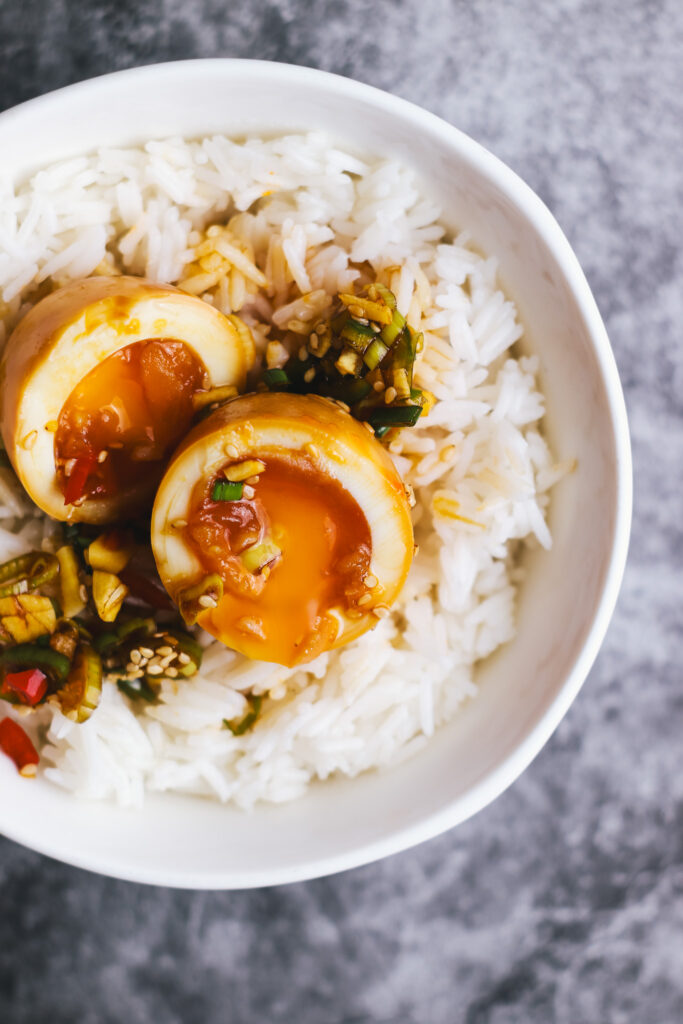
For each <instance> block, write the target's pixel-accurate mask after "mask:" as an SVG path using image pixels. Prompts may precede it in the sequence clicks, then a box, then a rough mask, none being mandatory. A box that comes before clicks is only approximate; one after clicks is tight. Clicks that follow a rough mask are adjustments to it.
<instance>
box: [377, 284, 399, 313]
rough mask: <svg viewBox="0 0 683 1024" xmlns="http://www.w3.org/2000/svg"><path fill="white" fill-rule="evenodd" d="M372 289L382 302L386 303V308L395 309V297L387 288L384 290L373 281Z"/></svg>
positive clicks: (381, 285)
mask: <svg viewBox="0 0 683 1024" xmlns="http://www.w3.org/2000/svg"><path fill="white" fill-rule="evenodd" d="M372 287H373V288H374V289H375V291H376V292H377V294H378V295H379V296H380V298H382V299H384V301H385V302H386V304H387V306H389V308H390V309H396V296H395V295H394V293H393V292H392V291H390V289H389V288H386V287H385V286H384V285H383V284H380V283H379V281H375V283H374V285H372Z"/></svg>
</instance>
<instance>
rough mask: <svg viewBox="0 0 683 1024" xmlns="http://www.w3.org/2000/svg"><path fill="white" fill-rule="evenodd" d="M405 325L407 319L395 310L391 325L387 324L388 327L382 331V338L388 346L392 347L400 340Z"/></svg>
mask: <svg viewBox="0 0 683 1024" xmlns="http://www.w3.org/2000/svg"><path fill="white" fill-rule="evenodd" d="M405 325H406V320H405V317H404V316H402V315H401V314H400V313H399V311H398V310H397V309H395V310H394V311H393V315H392V318H391V323H390V324H387V325H386V327H383V328H382V330H381V331H380V338H381V339H382V341H383V342H384V343H385V344H386V345H389V347H391V346H392V345H393V344H394V342H395V341H396V339H397V338H398V336H399V334H400V333H401V331H402V330H403V328H404V327H405Z"/></svg>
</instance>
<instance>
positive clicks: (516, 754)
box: [0, 58, 633, 889]
mask: <svg viewBox="0 0 683 1024" xmlns="http://www.w3.org/2000/svg"><path fill="white" fill-rule="evenodd" d="M244 66H248V67H249V72H250V74H256V75H259V76H262V77H263V78H264V79H266V78H273V77H276V78H278V79H279V81H280V83H281V84H282V85H284V86H286V85H289V84H293V85H302V84H303V85H309V86H314V87H315V86H320V85H321V84H322V85H324V86H325V88H326V90H329V91H333V92H336V93H337V94H338V95H340V96H342V97H343V98H345V99H347V100H348V101H349V102H354V101H366V102H368V103H369V104H371V105H372V106H374V107H375V108H378V109H380V110H381V111H382V112H384V113H385V114H387V115H388V116H390V117H396V118H399V119H400V120H402V121H404V122H406V121H408V122H410V123H411V124H412V125H413V126H415V127H416V128H418V129H419V130H420V131H421V132H422V133H426V134H427V135H430V136H432V137H433V138H437V139H438V140H439V141H440V142H441V143H444V142H445V143H446V144H447V145H449V146H450V147H451V148H454V149H456V150H457V151H458V152H459V153H460V154H461V155H462V157H463V158H464V159H466V160H467V161H468V162H469V163H470V164H471V165H472V166H473V167H474V168H475V169H476V171H477V172H478V173H479V174H481V175H482V176H483V177H484V178H486V179H488V180H489V181H490V182H491V183H492V184H493V185H495V186H497V187H498V188H499V189H500V190H501V192H503V193H504V194H506V195H507V196H508V197H509V198H510V199H511V200H512V201H513V203H514V204H515V205H516V206H517V207H518V209H519V210H520V212H521V214H522V215H523V216H524V218H525V219H526V220H527V221H528V222H529V223H530V224H531V225H532V227H533V228H534V230H535V231H536V232H537V234H538V235H539V237H540V238H541V239H542V240H543V242H544V243H545V244H546V245H547V247H548V249H549V250H550V251H551V252H552V253H553V256H554V258H555V260H556V261H557V264H558V267H559V269H560V271H561V273H562V275H563V277H564V279H565V281H566V283H567V285H568V287H569V289H570V291H571V293H572V295H573V297H574V299H575V301H576V305H577V309H578V311H579V314H580V317H581V318H582V320H583V322H584V325H585V328H586V332H587V334H588V336H589V337H590V340H591V344H592V348H593V351H594V354H595V357H596V361H597V364H598V367H599V370H600V373H601V376H602V381H603V385H604V389H605V395H606V397H607V404H608V412H609V418H610V422H611V427H612V434H613V437H612V440H613V443H614V450H615V455H616V467H615V471H616V485H617V486H616V507H615V510H614V512H615V518H614V528H613V534H612V546H611V551H610V553H609V562H608V566H607V569H606V572H605V575H604V580H603V584H602V591H601V594H600V598H599V601H598V603H597V606H596V609H595V613H594V616H593V621H592V623H591V625H590V627H589V628H588V630H587V632H586V636H585V639H584V642H583V645H582V647H581V649H580V650H579V651H578V652H577V654H576V657H575V659H574V662H573V664H572V666H571V668H570V670H569V671H568V673H567V675H566V677H565V680H564V682H563V683H562V684H561V686H560V688H559V689H558V691H557V693H556V695H555V697H554V698H553V699H552V700H551V701H550V703H549V704H548V706H547V707H546V709H545V711H543V712H542V713H541V714H540V716H539V717H538V719H537V720H536V721H535V722H534V723H533V724H532V725H531V726H530V728H529V730H528V732H527V733H526V735H525V737H524V739H523V740H522V741H521V742H520V743H519V745H518V747H517V748H516V749H515V750H514V751H513V753H511V754H510V755H509V756H507V757H506V758H505V759H504V760H503V761H502V762H500V763H499V764H498V765H497V766H496V767H495V768H493V769H492V770H491V771H490V772H489V773H488V774H487V775H486V776H485V777H484V778H482V779H480V780H479V781H478V782H477V783H476V784H475V785H474V786H472V788H471V789H469V790H468V791H467V792H466V793H464V794H462V795H461V796H460V797H458V798H457V799H456V800H454V801H452V802H451V803H449V804H448V805H446V806H445V807H443V808H442V809H441V810H439V811H437V812H435V813H432V814H429V815H427V816H426V817H425V818H424V819H422V820H421V821H420V822H418V823H416V824H413V825H410V826H406V827H399V828H396V829H394V830H393V831H390V832H389V833H387V834H386V835H384V836H383V837H382V838H381V839H379V840H374V841H372V842H369V843H366V844H364V845H361V846H359V847H357V848H354V849H353V850H352V851H347V852H344V853H341V854H335V855H329V856H326V857H322V858H319V859H317V860H315V861H307V862H303V861H302V863H301V864H297V865H295V866H290V867H287V868H285V869H282V870H280V871H279V873H278V874H277V875H276V874H275V873H274V872H272V871H269V872H266V873H263V872H251V873H250V872H249V871H247V872H243V873H240V876H239V878H235V877H234V872H232V871H231V870H225V871H223V870H221V871H215V872H204V873H201V874H200V875H198V874H197V873H196V872H194V873H193V870H192V869H191V868H190V869H189V870H187V871H185V870H182V871H178V870H175V869H168V868H164V869H159V868H157V869H155V870H153V871H152V870H149V869H147V868H146V867H144V866H138V867H136V868H134V869H130V867H129V866H127V865H126V866H124V865H122V864H121V863H120V862H117V861H116V858H107V857H106V856H104V857H97V856H95V855H93V856H90V855H87V854H86V855H81V854H80V852H78V851H74V852H73V854H67V853H65V851H64V850H63V849H62V848H61V846H60V844H59V843H52V842H50V840H49V839H46V840H45V841H43V842H39V841H38V842H37V841H36V839H35V837H34V836H33V835H28V834H27V830H26V829H25V828H23V827H22V823H21V821H19V822H17V823H16V827H14V825H13V826H12V827H10V828H7V827H6V826H5V825H3V834H4V835H5V836H6V837H7V838H9V839H12V840H14V841H15V842H18V843H21V844H23V845H25V846H28V847H29V848H31V849H33V850H35V851H37V852H39V853H42V854H44V855H46V856H51V857H54V858H56V859H58V860H61V861H62V862H64V863H68V864H70V865H72V866H74V867H79V868H85V869H87V870H91V871H95V872H98V873H101V874H106V875H108V876H110V877H114V878H121V879H124V880H127V881H134V882H141V883H147V884H153V885H166V886H173V887H179V888H189V889H238V888H251V887H258V886H265V885H275V884H283V883H289V882H296V881H304V880H307V879H313V878H319V877H322V876H327V875H331V874H335V873H337V872H339V871H343V870H348V869H350V868H354V867H360V866H361V865H364V864H369V863H371V862H373V861H376V860H379V859H381V858H383V857H386V856H389V855H392V854H394V853H399V852H402V851H403V850H407V849H409V848H410V847H413V846H416V845H418V844H420V843H422V842H425V841H426V840H428V839H432V838H434V837H435V836H437V835H440V834H441V833H443V832H445V831H447V830H449V829H451V828H453V827H454V826H456V825H458V824H460V823H461V822H463V821H465V820H466V819H467V818H469V817H471V816H472V815H474V814H476V813H477V812H478V811H480V810H482V809H483V808H484V807H486V806H487V805H488V804H489V803H491V802H492V801H493V800H494V799H495V798H496V797H498V796H499V795H500V794H501V793H502V792H503V791H504V790H505V789H507V788H508V786H510V785H511V784H512V783H513V782H514V781H515V780H516V779H517V778H518V777H519V775H521V774H522V772H523V771H524V770H525V769H526V768H527V767H528V765H529V764H530V763H531V761H532V760H533V759H534V758H535V757H536V755H537V754H538V753H539V752H540V751H541V749H542V748H543V746H544V745H545V744H546V742H547V741H548V740H549V738H550V736H551V735H552V733H553V732H554V731H555V729H556V728H557V726H558V725H559V723H560V721H561V720H562V718H563V717H564V716H565V714H566V713H567V711H568V710H569V707H570V706H571V704H572V703H573V701H574V700H575V698H576V696H577V695H578V693H579V690H580V689H581V687H582V685H583V683H584V681H585V679H586V677H587V675H588V673H589V671H590V669H591V666H592V665H593V662H594V661H595V659H596V657H597V654H598V651H599V649H600V646H601V644H602V641H603V639H604V636H605V633H606V631H607V627H608V625H609V622H610V619H611V617H612V614H613V611H614V608H615V605H616V601H617V597H618V593H619V589H620V586H621V581H622V578H623V574H624V569H625V565H626V559H627V554H628V545H629V536H630V528H631V517H632V503H633V479H632V459H631V444H630V437H629V429H628V422H627V415H626V404H625V400H624V395H623V391H622V387H621V382H620V380H619V375H618V371H617V365H616V361H615V358H614V354H613V352H612V348H611V346H610V342H609V339H608V336H607V331H606V329H605V326H604V323H603V321H602V318H601V316H600V313H599V311H598V307H597V304H596V302H595V299H594V297H593V295H592V292H591V290H590V287H589V285H588V282H587V280H586V277H585V275H584V273H583V270H582V269H581V266H580V264H579V261H578V259H577V257H576V255H575V254H574V251H573V249H572V248H571V245H570V243H569V241H568V240H567V238H566V236H565V234H564V232H563V231H562V229H561V227H560V225H559V224H558V222H557V220H556V219H555V217H554V216H553V214H552V213H551V212H550V210H549V209H548V207H547V206H546V205H545V204H544V202H543V201H542V200H541V199H540V197H539V196H538V195H536V193H535V192H534V191H533V190H532V189H531V188H530V186H529V185H527V184H526V182H524V181H523V179H522V178H521V177H520V176H519V175H518V174H517V173H516V172H515V171H513V170H512V169H511V168H510V167H508V166H507V164H505V163H503V161H502V160H500V159H499V158H498V157H496V156H494V155H493V153H491V152H489V151H488V150H487V149H486V148H485V147H484V146H483V145H481V143H479V142H476V141H475V140H474V139H472V138H471V137H470V136H468V135H467V134H466V133H464V132H463V131H461V130H460V129H458V128H456V127H455V126H454V125H451V124H450V123H448V122H447V121H445V120H443V119H442V118H440V117H438V116H437V115H436V114H433V113H431V112H429V111H427V110H425V109H423V108H422V107H420V106H418V105H417V104H415V103H412V102H410V101H408V100H405V99H402V98H400V97H398V96H394V95H392V94H391V93H388V92H385V91H384V90H381V89H378V88H376V87H374V86H370V85H366V84H364V83H362V82H358V81H355V80H353V79H349V78H345V77H343V76H341V75H336V74H333V73H331V72H327V71H322V70H318V69H315V68H309V67H303V66H299V65H294V64H286V63H282V62H276V61H264V60H250V59H244V58H239V59H238V58H206V59H199V60H179V61H169V62H163V63H158V64H148V65H142V66H140V67H134V68H127V69H124V70H121V71H114V72H111V73H109V74H105V75H100V76H97V77H95V78H90V79H86V80H84V81H82V82H77V83H75V84H72V85H67V86H64V87H63V88H60V89H56V90H53V91H51V92H48V93H45V94H43V95H40V96H37V97H35V98H33V99H29V100H26V101H25V102H23V103H20V104H17V105H16V106H13V107H11V108H9V109H7V110H5V111H2V112H0V139H1V137H2V134H3V132H4V130H5V129H8V128H12V127H14V126H16V125H18V124H20V121H21V119H22V118H23V117H24V115H25V114H26V113H29V112H34V111H36V110H38V109H40V108H43V109H44V110H45V111H46V112H49V109H50V107H55V106H59V104H60V103H61V102H62V101H63V100H70V99H71V98H72V97H78V96H81V95H83V94H85V93H90V94H91V96H94V97H95V98H96V97H97V95H98V94H102V93H106V91H107V90H108V89H109V87H110V85H111V84H112V83H113V82H117V81H120V80H121V79H123V78H125V79H128V80H129V81H136V82H138V83H140V84H141V85H143V84H145V85H146V84H147V83H148V82H150V81H151V80H156V87H157V88H158V87H160V86H161V85H162V84H163V82H164V80H169V79H174V80H175V79H177V78H178V77H180V78H182V77H183V76H185V75H190V74H195V75H196V74H197V73H199V74H202V75H206V76H207V78H212V77H220V76H221V75H222V74H224V73H225V72H226V71H227V70H228V69H234V68H239V67H244Z"/></svg>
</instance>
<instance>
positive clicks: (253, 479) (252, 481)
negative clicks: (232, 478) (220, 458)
mask: <svg viewBox="0 0 683 1024" xmlns="http://www.w3.org/2000/svg"><path fill="white" fill-rule="evenodd" d="M244 482H245V484H246V485H247V487H256V484H257V483H258V482H259V477H257V476H250V477H249V478H248V479H247V480H245V481H244Z"/></svg>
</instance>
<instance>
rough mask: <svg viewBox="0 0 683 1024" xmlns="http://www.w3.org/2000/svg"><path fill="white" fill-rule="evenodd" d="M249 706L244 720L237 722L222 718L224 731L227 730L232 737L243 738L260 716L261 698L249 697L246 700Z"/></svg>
mask: <svg viewBox="0 0 683 1024" xmlns="http://www.w3.org/2000/svg"><path fill="white" fill-rule="evenodd" d="M247 702H248V704H249V711H247V713H246V715H245V716H244V718H240V720H239V722H235V721H234V720H231V719H228V718H224V719H223V725H224V726H225V728H226V729H229V730H230V732H231V733H232V734H233V736H243V735H244V733H245V732H247V731H248V730H249V729H251V727H252V726H253V725H254V723H255V722H256V720H257V718H258V716H259V715H260V714H261V704H262V703H263V697H261V696H258V697H250V698H248V699H247Z"/></svg>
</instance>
